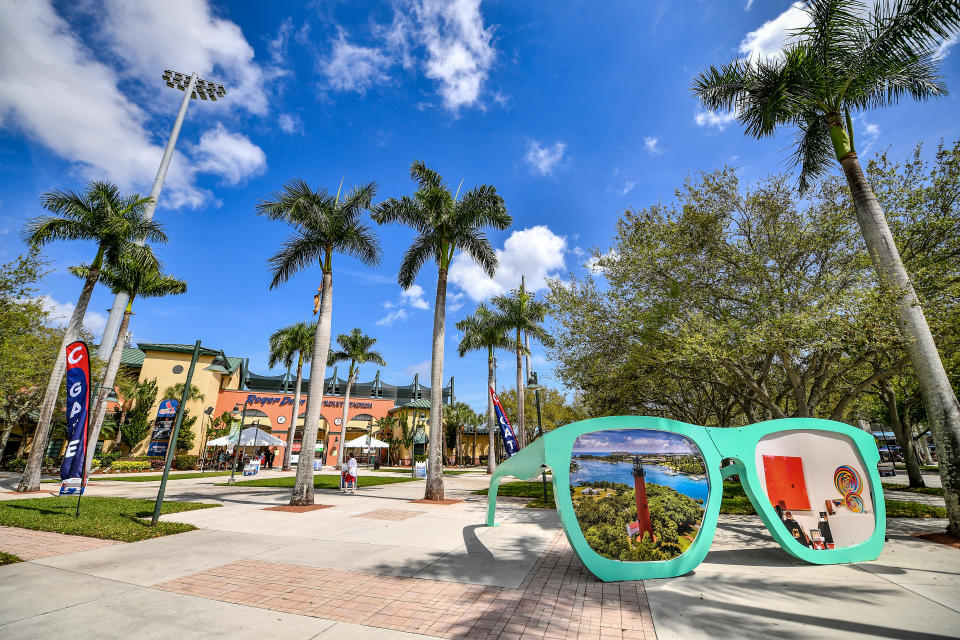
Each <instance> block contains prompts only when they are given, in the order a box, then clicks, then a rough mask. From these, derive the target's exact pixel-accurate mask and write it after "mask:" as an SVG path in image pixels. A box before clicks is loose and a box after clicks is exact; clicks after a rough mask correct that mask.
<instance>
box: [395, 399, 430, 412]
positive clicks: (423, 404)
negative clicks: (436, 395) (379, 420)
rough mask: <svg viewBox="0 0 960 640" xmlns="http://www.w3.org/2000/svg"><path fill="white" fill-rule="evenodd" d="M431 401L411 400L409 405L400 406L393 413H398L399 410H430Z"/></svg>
mask: <svg viewBox="0 0 960 640" xmlns="http://www.w3.org/2000/svg"><path fill="white" fill-rule="evenodd" d="M429 408H430V401H429V400H427V399H426V398H418V399H416V400H411V401H410V402H408V403H407V404H404V405H400V406H399V407H394V408H393V409H391V411H396V410H398V409H429Z"/></svg>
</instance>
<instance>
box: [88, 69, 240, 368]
mask: <svg viewBox="0 0 960 640" xmlns="http://www.w3.org/2000/svg"><path fill="white" fill-rule="evenodd" d="M162 77H163V80H164V82H165V83H166V84H167V86H168V87H171V88H173V89H180V91H183V92H184V94H183V101H181V102H180V111H179V112H178V113H177V119H176V121H175V122H174V123H173V131H171V132H170V138H169V139H168V140H167V147H166V149H164V150H163V158H162V159H161V160H160V168H159V169H158V170H157V177H156V178H154V180H153V189H151V190H150V203H149V204H148V205H147V207H146V209H145V210H144V217H146V219H147V220H152V219H153V213H154V211H156V209H157V200H158V199H159V198H160V191H161V190H162V189H163V181H164V180H165V179H166V177H167V169H168V168H169V167H170V159H171V158H172V157H173V148H174V147H175V146H176V144H177V138H178V137H179V136H180V127H182V126H183V118H184V116H185V115H186V114H187V104H188V103H189V102H190V99H191V98H193V99H197V98H200V99H201V100H210V101H212V102H216V101H217V98H223V97H224V96H226V95H227V90H226V89H225V88H224V87H223V85H222V84H219V83H217V82H209V81H207V80H203V79H202V78H198V77H197V74H196V73H193V74H191V75H189V76H187V75H184V74H182V73H179V72H177V71H171V70H170V69H165V70H164V72H163V76H162ZM137 244H143V242H138V243H137ZM127 301H128V296H127V294H125V293H118V294H117V295H116V296H115V297H114V299H113V307H112V308H111V309H110V317H109V318H107V324H106V326H105V327H104V328H103V338H102V339H101V340H100V347H99V348H98V349H97V357H98V358H100V359H101V360H104V361H105V360H107V358H109V357H110V353H111V352H112V351H113V345H114V343H115V342H116V341H117V333H118V332H119V330H120V321H121V320H122V319H123V311H124V309H126V307H127Z"/></svg>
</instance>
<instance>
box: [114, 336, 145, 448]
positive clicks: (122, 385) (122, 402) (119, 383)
mask: <svg viewBox="0 0 960 640" xmlns="http://www.w3.org/2000/svg"><path fill="white" fill-rule="evenodd" d="M118 342H120V341H119V340H118ZM139 387H140V383H139V382H138V381H137V380H136V379H135V378H132V377H130V376H120V377H118V378H116V379H115V380H114V382H113V391H114V393H115V394H116V395H117V407H116V409H114V411H115V412H116V414H115V415H116V429H117V435H116V437H115V438H114V440H113V446H112V447H111V448H110V450H111V451H115V450H116V448H117V447H119V446H120V441H121V440H122V439H123V426H124V425H125V424H126V422H127V414H128V413H130V410H131V409H133V405H134V403H135V402H136V401H137V390H138V389H139Z"/></svg>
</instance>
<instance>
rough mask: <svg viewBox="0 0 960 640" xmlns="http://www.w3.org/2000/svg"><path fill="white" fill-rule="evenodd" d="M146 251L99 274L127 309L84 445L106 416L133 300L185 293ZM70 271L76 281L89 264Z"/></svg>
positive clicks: (93, 439)
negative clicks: (124, 299)
mask: <svg viewBox="0 0 960 640" xmlns="http://www.w3.org/2000/svg"><path fill="white" fill-rule="evenodd" d="M144 249H145V250H146V251H147V252H148V254H147V256H142V257H141V256H138V257H136V258H134V257H132V256H122V257H121V258H120V260H119V261H118V262H117V264H107V265H105V266H104V268H103V270H102V271H101V272H100V281H101V282H103V283H105V284H106V285H107V286H108V287H110V291H112V292H113V293H114V294H118V293H125V294H127V296H128V300H127V307H126V309H125V310H124V312H123V319H122V320H121V321H120V329H119V333H118V334H117V341H116V342H115V343H114V345H113V350H112V351H111V352H110V358H109V359H108V360H107V370H106V371H105V372H104V374H103V381H102V382H101V383H100V390H99V391H98V393H97V398H96V400H95V401H94V405H93V416H92V418H91V420H90V429H89V433H90V435H89V437H88V438H87V441H88V442H93V443H94V444H96V442H97V440H98V439H99V437H100V429H101V427H102V426H103V419H104V417H105V416H106V415H107V396H108V395H110V391H111V390H112V389H113V383H114V381H115V380H116V378H117V371H118V370H119V369H120V357H121V356H122V355H123V345H124V344H125V342H126V340H125V338H126V334H127V328H128V327H129V325H130V316H131V315H132V314H133V301H134V299H136V298H137V297H138V296H139V297H141V298H161V297H163V296H170V295H180V294H182V293H186V291H187V283H186V282H184V281H183V280H178V279H177V278H175V277H174V276H170V275H165V274H164V273H162V272H161V271H160V263H159V262H158V261H157V259H156V258H155V257H154V255H153V252H152V251H150V248H149V247H144ZM70 272H71V273H72V274H73V275H75V276H78V277H80V278H86V277H87V276H88V274H89V273H90V266H89V265H79V266H76V267H71V268H70ZM87 449H88V451H87V461H86V465H87V467H86V469H87V472H89V471H90V463H91V462H92V461H93V452H94V447H87Z"/></svg>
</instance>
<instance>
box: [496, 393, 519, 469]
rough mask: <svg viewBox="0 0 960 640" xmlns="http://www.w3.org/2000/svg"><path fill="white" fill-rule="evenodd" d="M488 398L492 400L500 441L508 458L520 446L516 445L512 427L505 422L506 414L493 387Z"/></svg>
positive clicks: (515, 436)
mask: <svg viewBox="0 0 960 640" xmlns="http://www.w3.org/2000/svg"><path fill="white" fill-rule="evenodd" d="M490 397H491V398H493V408H494V410H495V411H496V412H497V424H499V425H500V439H501V440H503V448H504V449H506V451H507V457H508V458H509V457H510V456H512V455H513V454H515V453H516V452H517V451H519V450H520V445H519V444H518V443H517V435H516V434H515V433H514V432H513V427H512V426H510V421H509V420H507V413H506V411H504V410H503V405H502V404H500V398H499V397H498V396H497V392H496V391H494V390H493V387H490Z"/></svg>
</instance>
